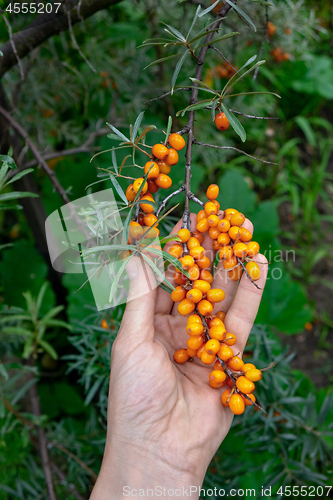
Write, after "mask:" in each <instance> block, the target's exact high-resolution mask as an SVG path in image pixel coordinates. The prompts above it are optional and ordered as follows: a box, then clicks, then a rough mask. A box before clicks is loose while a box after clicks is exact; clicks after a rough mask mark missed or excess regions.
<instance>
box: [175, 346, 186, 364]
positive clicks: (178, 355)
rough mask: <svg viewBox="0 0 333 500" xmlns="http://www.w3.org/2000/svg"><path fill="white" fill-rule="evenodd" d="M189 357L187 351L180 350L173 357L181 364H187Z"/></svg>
mask: <svg viewBox="0 0 333 500" xmlns="http://www.w3.org/2000/svg"><path fill="white" fill-rule="evenodd" d="M189 357H190V356H189V355H188V353H187V351H186V349H178V351H176V352H175V353H174V355H173V359H174V360H175V361H176V363H179V364H182V363H186V361H187V360H188V359H189Z"/></svg>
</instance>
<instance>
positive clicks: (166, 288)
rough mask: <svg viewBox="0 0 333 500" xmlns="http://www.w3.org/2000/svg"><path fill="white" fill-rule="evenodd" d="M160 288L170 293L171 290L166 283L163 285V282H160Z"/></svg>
mask: <svg viewBox="0 0 333 500" xmlns="http://www.w3.org/2000/svg"><path fill="white" fill-rule="evenodd" d="M158 286H159V287H160V288H162V290H164V291H165V292H168V293H171V292H172V289H171V288H169V287H168V286H167V285H165V284H164V283H160V284H159V285H158Z"/></svg>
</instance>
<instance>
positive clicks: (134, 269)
mask: <svg viewBox="0 0 333 500" xmlns="http://www.w3.org/2000/svg"><path fill="white" fill-rule="evenodd" d="M126 272H127V276H128V278H129V280H130V281H132V280H134V278H136V276H137V274H138V266H137V264H136V262H135V259H131V260H130V261H129V263H128V264H127V266H126Z"/></svg>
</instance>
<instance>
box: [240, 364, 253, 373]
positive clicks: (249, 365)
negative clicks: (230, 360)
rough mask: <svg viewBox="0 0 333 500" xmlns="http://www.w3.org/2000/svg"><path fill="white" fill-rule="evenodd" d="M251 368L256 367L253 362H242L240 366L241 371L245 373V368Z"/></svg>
mask: <svg viewBox="0 0 333 500" xmlns="http://www.w3.org/2000/svg"><path fill="white" fill-rule="evenodd" d="M251 368H256V367H255V365H254V364H253V363H244V365H243V367H242V372H243V373H246V372H247V370H250V369H251Z"/></svg>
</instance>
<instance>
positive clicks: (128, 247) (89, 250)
mask: <svg viewBox="0 0 333 500" xmlns="http://www.w3.org/2000/svg"><path fill="white" fill-rule="evenodd" d="M113 250H133V251H135V250H136V247H135V246H134V245H126V244H123V245H104V246H98V247H93V248H87V249H85V250H82V256H83V257H86V256H87V255H93V254H94V253H96V252H112V251H113Z"/></svg>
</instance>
